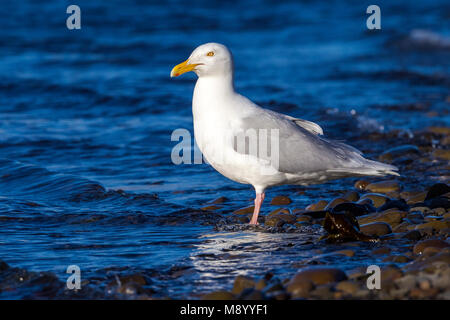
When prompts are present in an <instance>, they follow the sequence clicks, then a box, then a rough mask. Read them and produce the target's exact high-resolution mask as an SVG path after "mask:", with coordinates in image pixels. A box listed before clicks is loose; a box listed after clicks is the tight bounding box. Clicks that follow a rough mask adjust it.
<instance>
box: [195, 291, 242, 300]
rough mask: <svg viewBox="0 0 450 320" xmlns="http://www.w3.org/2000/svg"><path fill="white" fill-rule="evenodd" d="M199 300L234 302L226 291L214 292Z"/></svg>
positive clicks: (233, 297)
mask: <svg viewBox="0 0 450 320" xmlns="http://www.w3.org/2000/svg"><path fill="white" fill-rule="evenodd" d="M201 300H235V296H234V295H233V294H232V293H231V292H228V291H216V292H210V293H207V294H205V295H203V296H202V297H201Z"/></svg>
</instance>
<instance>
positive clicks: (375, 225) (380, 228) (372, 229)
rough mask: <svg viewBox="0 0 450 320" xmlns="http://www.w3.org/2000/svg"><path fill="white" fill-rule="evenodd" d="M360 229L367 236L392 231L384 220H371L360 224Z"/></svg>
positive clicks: (381, 234)
mask: <svg viewBox="0 0 450 320" xmlns="http://www.w3.org/2000/svg"><path fill="white" fill-rule="evenodd" d="M360 231H361V232H362V233H364V234H367V235H369V236H384V235H385V234H389V233H392V229H391V226H390V225H389V224H388V223H386V222H372V223H368V224H364V225H361V226H360Z"/></svg>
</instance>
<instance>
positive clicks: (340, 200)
mask: <svg viewBox="0 0 450 320" xmlns="http://www.w3.org/2000/svg"><path fill="white" fill-rule="evenodd" d="M344 202H347V200H345V199H343V198H336V199H333V200H331V201H330V202H329V203H328V204H327V206H326V207H325V209H324V210H329V209H333V208H334V207H336V206H337V205H338V204H341V203H344Z"/></svg>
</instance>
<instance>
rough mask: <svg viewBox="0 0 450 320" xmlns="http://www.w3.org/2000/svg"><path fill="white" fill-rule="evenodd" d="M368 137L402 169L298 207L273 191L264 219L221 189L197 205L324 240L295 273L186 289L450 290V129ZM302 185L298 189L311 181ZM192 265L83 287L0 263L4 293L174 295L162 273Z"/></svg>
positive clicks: (444, 295)
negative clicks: (231, 204)
mask: <svg viewBox="0 0 450 320" xmlns="http://www.w3.org/2000/svg"><path fill="white" fill-rule="evenodd" d="M367 140H368V141H369V142H373V141H383V145H395V146H396V147H393V148H391V149H388V150H385V151H384V152H379V151H380V150H374V152H379V154H380V156H379V160H381V161H384V162H387V163H392V164H395V165H397V166H398V167H399V168H400V173H401V177H398V178H397V177H396V178H395V179H392V178H388V179H370V178H362V179H355V181H354V185H353V187H352V188H349V190H342V191H336V193H337V194H338V195H337V196H336V197H335V198H334V199H330V200H325V199H317V201H315V202H314V203H311V204H309V205H307V206H306V207H304V208H299V207H297V206H296V203H295V201H294V200H292V198H294V197H293V195H292V194H283V195H277V196H274V197H273V198H272V199H271V200H270V199H268V200H269V201H270V202H268V205H269V207H270V206H271V207H272V211H271V212H270V213H268V214H263V215H261V216H260V220H259V223H260V224H259V225H258V226H249V225H248V221H249V219H250V217H251V214H252V212H253V207H251V206H250V207H245V208H241V209H238V210H235V211H234V212H232V213H230V212H226V211H223V210H222V209H223V208H224V207H225V206H224V204H225V203H226V201H227V199H225V198H218V199H215V200H213V201H211V202H209V203H207V204H205V206H204V207H202V208H200V209H199V210H198V212H199V213H198V214H202V213H203V214H204V216H205V217H208V219H204V220H203V219H202V223H204V224H208V225H214V230H215V231H228V232H240V231H250V232H261V233H292V234H296V233H299V234H300V233H303V232H309V233H310V234H311V235H312V237H313V239H314V240H313V241H312V242H313V243H314V244H315V245H317V246H316V247H319V248H321V249H319V250H316V251H315V253H314V254H312V255H311V258H308V259H304V260H300V261H296V262H294V263H293V266H292V267H293V268H295V270H296V272H294V274H293V275H292V274H289V275H287V274H283V273H274V272H272V271H271V270H263V271H264V272H265V275H264V276H262V277H255V278H251V277H248V276H242V275H240V276H237V277H236V278H235V279H234V283H233V284H232V285H231V286H230V285H228V284H224V285H223V289H221V290H217V291H212V292H201V293H199V292H195V293H193V294H192V295H190V296H189V297H188V298H194V299H279V300H283V299H450V239H449V233H450V186H449V180H450V174H449V173H450V164H449V160H450V149H449V146H450V128H447V127H433V128H428V129H425V130H422V131H418V132H414V133H413V134H412V135H407V134H404V133H403V132H397V131H395V132H389V133H384V134H381V133H373V134H370V135H369V136H368V137H361V141H367ZM370 145H371V144H370ZM374 145H381V143H374ZM296 190H297V191H295V192H296V195H301V194H302V193H304V192H305V190H307V189H306V188H305V189H296ZM202 216H203V215H202ZM182 227H183V226H182V225H180V228H182ZM288 245H289V244H286V246H288ZM231 253H232V252H231ZM231 253H229V254H231ZM333 257H339V259H340V260H339V261H340V263H338V264H335V263H333V262H331V263H330V261H332V260H333V259H332V258H333ZM213 258H214V257H213ZM346 261H356V262H358V261H361V263H360V264H359V265H360V266H359V267H356V268H351V269H348V268H344V267H342V265H345V264H346V263H345V262H346ZM367 261H378V262H377V263H379V264H380V278H379V280H380V283H379V288H371V289H369V287H368V280H369V282H370V281H371V280H370V279H371V276H372V275H373V273H372V272H368V269H367V268H368V266H369V265H368V263H366V262H367ZM377 263H375V264H377ZM191 270H192V269H184V268H177V267H174V268H171V269H170V270H168V271H167V272H165V273H162V272H155V271H146V272H131V271H128V272H125V273H119V275H117V273H111V272H110V270H106V269H105V270H103V271H102V272H103V273H101V274H102V276H100V277H98V278H89V279H84V280H83V286H82V287H83V289H82V290H78V291H69V290H67V288H66V283H65V281H62V280H61V279H59V278H58V277H56V276H55V275H54V274H52V273H46V272H44V273H42V272H41V273H38V272H29V271H27V270H24V269H20V268H14V267H13V266H9V265H8V264H7V263H5V262H0V297H2V298H18V299H22V298H26V299H93V298H94V299H95V298H98V299H123V298H125V299H161V298H163V299H164V298H169V299H170V298H173V297H172V296H171V294H167V293H164V294H161V293H160V290H161V288H162V286H166V284H163V285H160V284H158V281H162V280H167V281H169V283H170V281H172V279H183V277H185V276H186V274H188V273H189V272H190V271H191ZM166 283H167V282H166ZM178 297H179V296H178Z"/></svg>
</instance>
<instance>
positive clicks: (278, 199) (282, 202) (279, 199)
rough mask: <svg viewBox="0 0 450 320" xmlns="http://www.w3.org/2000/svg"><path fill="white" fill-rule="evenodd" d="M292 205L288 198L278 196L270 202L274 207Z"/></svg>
mask: <svg viewBox="0 0 450 320" xmlns="http://www.w3.org/2000/svg"><path fill="white" fill-rule="evenodd" d="M290 203H292V200H291V199H290V198H289V197H286V196H276V197H274V198H273V199H272V201H271V202H270V204H271V205H273V206H283V205H286V204H290Z"/></svg>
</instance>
